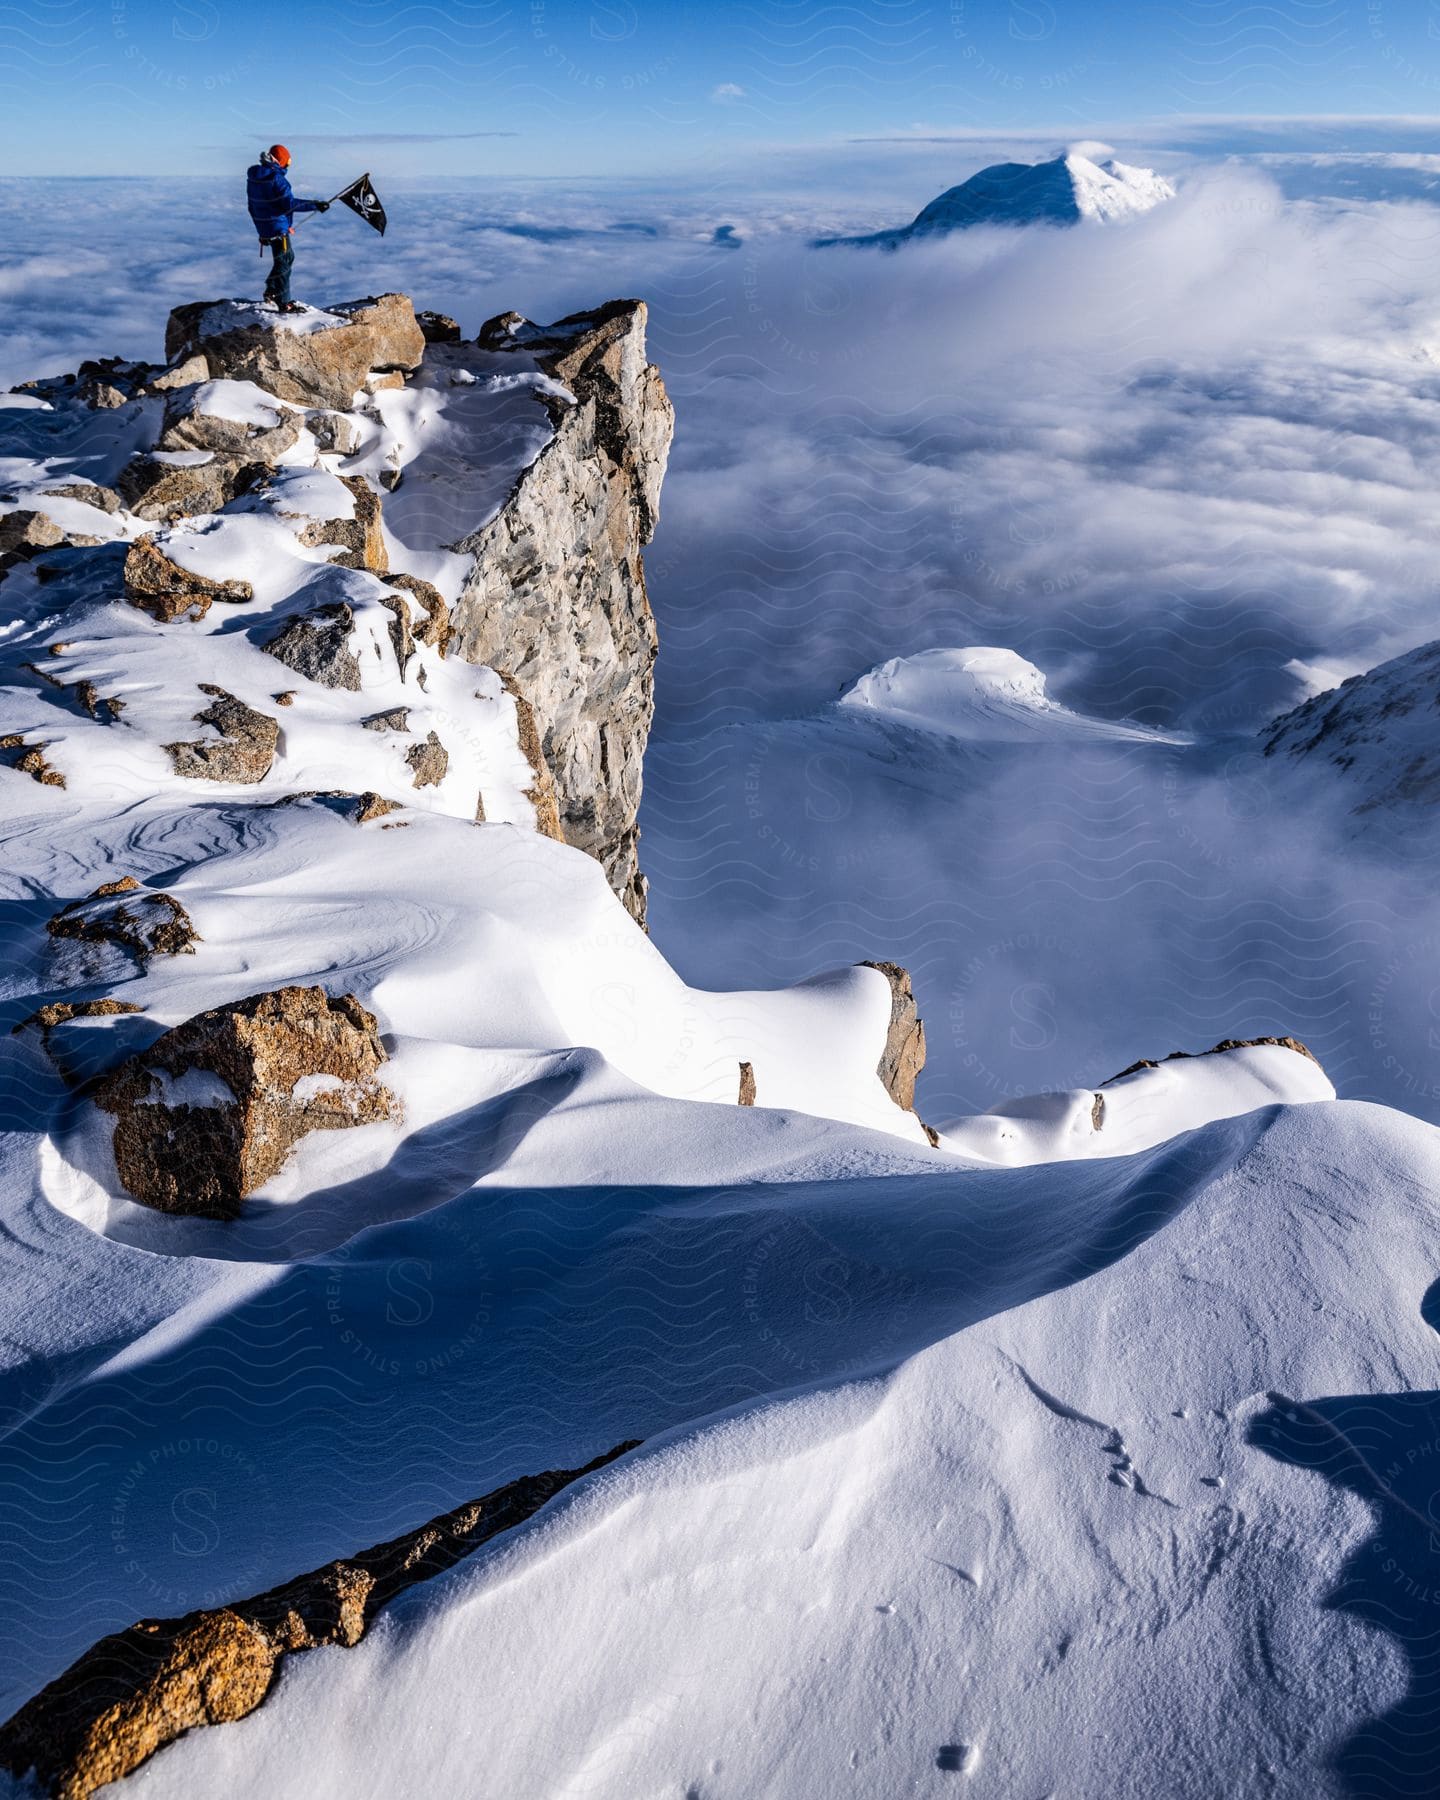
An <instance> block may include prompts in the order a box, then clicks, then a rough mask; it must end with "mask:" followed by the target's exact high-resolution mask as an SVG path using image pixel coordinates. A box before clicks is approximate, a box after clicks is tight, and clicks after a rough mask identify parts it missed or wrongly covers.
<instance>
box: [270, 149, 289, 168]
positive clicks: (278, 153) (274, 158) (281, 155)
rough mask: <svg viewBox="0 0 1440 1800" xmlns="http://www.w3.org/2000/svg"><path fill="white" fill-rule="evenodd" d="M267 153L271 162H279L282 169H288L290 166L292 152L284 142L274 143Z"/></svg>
mask: <svg viewBox="0 0 1440 1800" xmlns="http://www.w3.org/2000/svg"><path fill="white" fill-rule="evenodd" d="M265 154H266V155H267V156H268V157H269V158H270V160H271V162H273V163H279V165H280V167H281V168H282V169H288V168H289V167H290V152H289V151H288V150H287V149H286V148H285V146H284V145H283V144H272V145H271V146H270V148H269V149H268V150H267V151H266V152H265Z"/></svg>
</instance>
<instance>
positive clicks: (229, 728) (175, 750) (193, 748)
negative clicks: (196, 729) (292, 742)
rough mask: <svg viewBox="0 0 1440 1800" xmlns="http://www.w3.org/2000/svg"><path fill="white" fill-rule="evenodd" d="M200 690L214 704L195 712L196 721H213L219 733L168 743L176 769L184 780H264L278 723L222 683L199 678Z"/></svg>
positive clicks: (246, 783) (239, 782)
mask: <svg viewBox="0 0 1440 1800" xmlns="http://www.w3.org/2000/svg"><path fill="white" fill-rule="evenodd" d="M200 692H201V693H202V694H209V695H211V696H212V698H213V700H214V704H213V705H212V706H207V707H206V708H205V709H204V711H203V712H198V713H196V714H195V720H196V723H197V724H200V725H213V726H214V728H215V730H216V732H217V733H218V734H219V735H218V736H217V737H213V738H196V739H195V740H193V741H192V742H189V743H182V744H167V745H166V746H165V748H166V750H167V751H168V752H169V755H170V762H171V766H172V767H173V768H174V770H175V773H176V774H177V775H181V776H183V777H184V778H185V779H186V780H187V781H230V782H234V783H236V784H237V785H239V786H242V787H253V786H254V784H255V783H256V782H257V781H263V780H264V779H265V777H266V776H267V775H268V774H269V773H270V765H271V763H272V762H274V760H275V746H276V745H277V744H278V743H279V741H280V727H279V726H278V725H277V724H276V723H275V721H274V720H273V719H271V718H267V717H266V715H265V714H264V713H259V712H256V711H255V709H254V708H253V707H250V706H246V704H245V703H244V701H243V700H237V699H236V698H235V696H234V695H233V694H228V693H226V691H225V689H224V688H222V687H214V686H212V685H211V684H210V683H209V682H201V684H200Z"/></svg>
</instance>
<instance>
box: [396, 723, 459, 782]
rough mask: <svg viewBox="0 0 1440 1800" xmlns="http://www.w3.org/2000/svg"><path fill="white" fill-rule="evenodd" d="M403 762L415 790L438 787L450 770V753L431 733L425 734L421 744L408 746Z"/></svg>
mask: <svg viewBox="0 0 1440 1800" xmlns="http://www.w3.org/2000/svg"><path fill="white" fill-rule="evenodd" d="M405 760H406V762H407V763H409V765H410V773H411V775H412V777H413V779H414V785H415V786H416V787H417V788H423V787H439V785H440V783H441V782H442V781H443V780H444V779H445V777H446V775H447V774H448V773H449V770H450V752H449V751H448V750H447V749H446V748H445V746H444V745H443V744H442V743H441V742H440V740H439V738H438V737H436V735H435V733H434V732H433V731H431V732H427V733H426V735H425V741H424V743H423V744H412V745H411V746H410V748H409V749H408V750H407V751H406V752H405Z"/></svg>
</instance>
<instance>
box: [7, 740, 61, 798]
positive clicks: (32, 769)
mask: <svg viewBox="0 0 1440 1800" xmlns="http://www.w3.org/2000/svg"><path fill="white" fill-rule="evenodd" d="M49 748H50V746H49V744H32V743H31V742H30V740H29V739H28V738H27V737H26V736H25V734H24V733H23V732H20V731H10V732H7V733H6V734H5V735H4V736H3V737H0V761H3V762H4V764H5V765H6V767H7V768H11V769H14V770H15V771H16V772H17V773H18V774H20V775H28V776H29V777H30V779H31V780H32V781H38V782H39V783H40V785H41V787H58V788H63V787H64V785H65V777H64V775H62V774H61V772H60V770H59V769H57V768H56V767H55V766H54V764H53V763H52V762H51V761H50V760H49V758H48V757H47V756H46V754H45V752H46V751H47V750H48V749H49Z"/></svg>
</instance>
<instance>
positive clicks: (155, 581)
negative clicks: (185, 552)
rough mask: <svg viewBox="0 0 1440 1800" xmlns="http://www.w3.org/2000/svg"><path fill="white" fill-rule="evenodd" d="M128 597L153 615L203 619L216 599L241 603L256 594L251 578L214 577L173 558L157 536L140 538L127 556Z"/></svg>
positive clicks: (166, 618)
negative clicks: (171, 558)
mask: <svg viewBox="0 0 1440 1800" xmlns="http://www.w3.org/2000/svg"><path fill="white" fill-rule="evenodd" d="M125 598H126V599H127V600H128V601H129V602H130V604H131V605H132V606H138V607H139V608H140V610H141V612H147V613H149V615H150V617H151V618H152V619H158V620H159V621H160V623H161V624H162V625H163V624H169V622H170V621H171V620H172V619H180V618H189V619H203V618H204V617H205V615H206V613H207V612H209V610H210V603H211V601H212V600H220V601H224V602H225V603H226V604H228V605H232V606H233V605H240V604H243V602H245V601H247V600H253V599H254V598H255V590H254V589H253V588H252V587H251V585H250V583H249V582H248V581H212V580H211V579H210V577H209V576H208V575H196V574H195V573H194V572H193V571H192V570H190V569H182V568H181V567H180V565H179V563H177V562H172V561H171V560H170V558H169V557H168V556H167V555H166V554H165V552H164V551H163V550H162V549H161V548H160V546H159V544H157V543H156V541H155V539H154V538H153V537H142V538H137V539H136V541H135V542H134V543H133V544H132V545H131V546H130V548H129V550H128V551H127V552H126V556H125Z"/></svg>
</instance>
